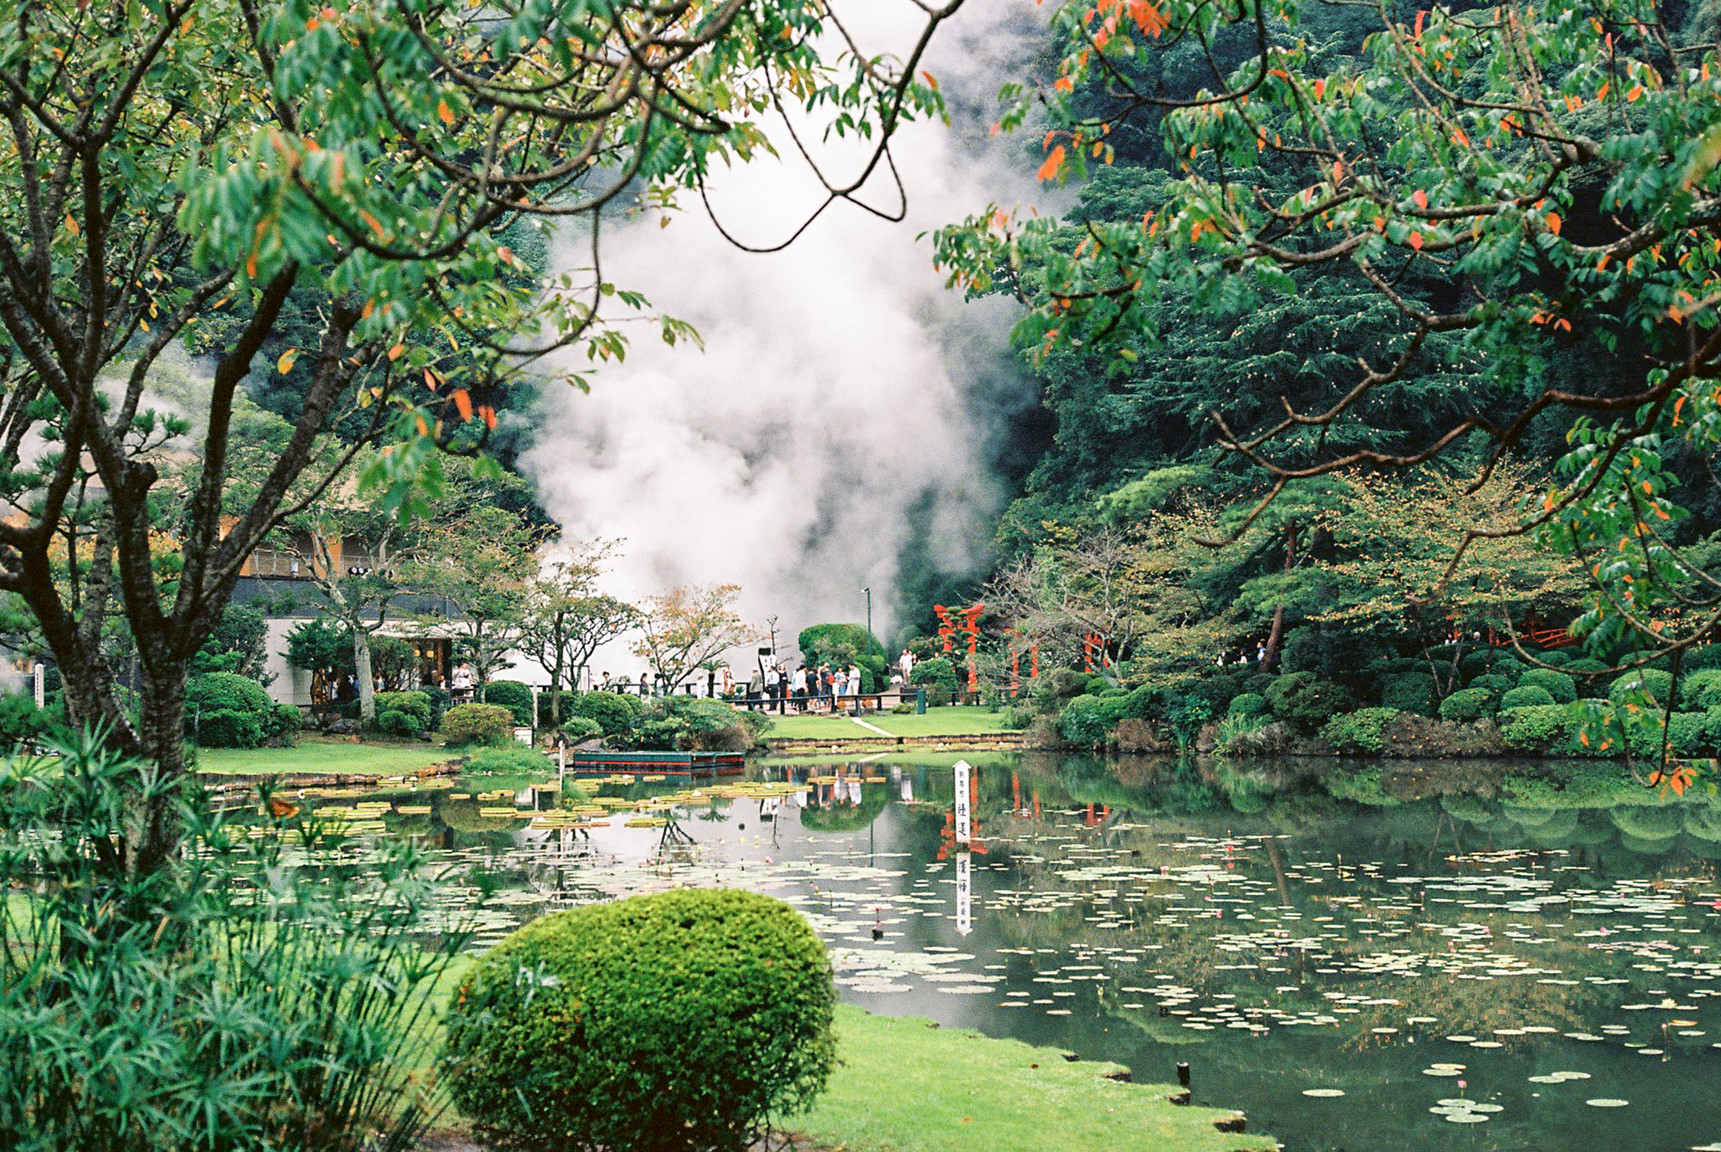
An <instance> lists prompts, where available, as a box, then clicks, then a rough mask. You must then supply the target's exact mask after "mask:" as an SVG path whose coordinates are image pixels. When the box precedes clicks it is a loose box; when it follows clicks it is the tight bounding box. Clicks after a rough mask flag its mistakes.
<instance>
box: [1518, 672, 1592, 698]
mask: <svg viewBox="0 0 1721 1152" xmlns="http://www.w3.org/2000/svg"><path fill="white" fill-rule="evenodd" d="M1518 687H1520V688H1530V687H1536V688H1541V689H1544V690H1545V691H1546V692H1547V693H1548V695H1550V696H1552V697H1553V698H1554V703H1555V704H1570V703H1571V702H1572V701H1573V700H1576V699H1577V698H1578V682H1577V681H1576V680H1574V679H1572V678H1571V677H1570V676H1568V675H1566V674H1565V673H1564V672H1555V671H1554V670H1553V669H1552V668H1531V669H1529V670H1528V671H1526V672H1525V673H1524V674H1523V675H1522V676H1520V677H1518Z"/></svg>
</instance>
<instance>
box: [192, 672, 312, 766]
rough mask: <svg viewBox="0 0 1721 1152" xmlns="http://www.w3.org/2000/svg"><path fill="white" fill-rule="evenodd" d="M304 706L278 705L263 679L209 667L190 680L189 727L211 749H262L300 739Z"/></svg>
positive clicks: (200, 742) (199, 741) (193, 736)
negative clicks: (266, 746)
mask: <svg viewBox="0 0 1721 1152" xmlns="http://www.w3.org/2000/svg"><path fill="white" fill-rule="evenodd" d="M299 725H300V715H299V710H298V709H297V708H295V707H293V706H292V705H291V704H276V703H275V701H274V700H272V699H270V697H269V693H268V690H267V689H265V688H264V687H263V685H261V684H259V683H257V681H255V680H252V679H250V678H249V677H246V676H241V675H239V674H238V673H236V672H206V673H204V674H203V675H201V676H193V677H191V679H190V680H188V681H187V682H186V685H185V730H186V732H187V734H188V735H190V736H191V738H192V739H194V740H196V741H197V742H198V743H199V744H201V745H203V746H204V747H206V748H260V747H262V746H263V745H264V744H268V743H271V742H273V743H283V744H287V743H292V742H293V741H295V740H297V739H298V735H299Z"/></svg>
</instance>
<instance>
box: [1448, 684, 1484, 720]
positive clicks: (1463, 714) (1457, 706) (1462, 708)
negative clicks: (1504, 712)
mask: <svg viewBox="0 0 1721 1152" xmlns="http://www.w3.org/2000/svg"><path fill="white" fill-rule="evenodd" d="M1493 711H1494V696H1493V694H1492V693H1490V692H1489V691H1488V689H1486V688H1463V689H1460V690H1459V691H1457V692H1454V693H1453V694H1452V695H1450V696H1448V697H1447V698H1446V699H1444V700H1442V701H1441V702H1440V718H1441V719H1442V720H1459V721H1465V720H1480V719H1481V718H1482V717H1484V716H1487V715H1490V714H1492V712H1493Z"/></svg>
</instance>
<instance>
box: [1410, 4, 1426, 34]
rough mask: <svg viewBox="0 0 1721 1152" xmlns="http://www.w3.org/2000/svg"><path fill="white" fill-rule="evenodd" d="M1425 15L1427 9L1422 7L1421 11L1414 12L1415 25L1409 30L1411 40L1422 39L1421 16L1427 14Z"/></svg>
mask: <svg viewBox="0 0 1721 1152" xmlns="http://www.w3.org/2000/svg"><path fill="white" fill-rule="evenodd" d="M1427 15H1428V11H1427V9H1424V10H1423V11H1421V12H1418V13H1417V14H1416V26H1415V27H1414V28H1412V29H1411V30H1410V38H1411V39H1412V40H1420V39H1422V18H1423V17H1424V16H1427Z"/></svg>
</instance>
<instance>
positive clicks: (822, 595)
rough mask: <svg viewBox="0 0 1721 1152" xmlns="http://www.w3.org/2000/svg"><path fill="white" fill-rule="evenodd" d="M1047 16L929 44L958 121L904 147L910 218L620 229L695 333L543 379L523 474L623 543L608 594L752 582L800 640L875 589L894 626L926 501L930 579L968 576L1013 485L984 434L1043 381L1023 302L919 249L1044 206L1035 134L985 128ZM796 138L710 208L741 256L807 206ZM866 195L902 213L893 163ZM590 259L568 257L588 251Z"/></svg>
mask: <svg viewBox="0 0 1721 1152" xmlns="http://www.w3.org/2000/svg"><path fill="white" fill-rule="evenodd" d="M850 7H851V8H852V9H854V11H852V12H843V13H842V14H843V15H844V16H845V18H846V19H847V20H848V21H849V22H850V27H851V30H853V31H854V32H855V33H856V34H857V36H858V37H859V38H860V39H861V40H862V43H863V44H866V45H868V46H871V45H874V44H876V45H877V46H878V50H885V49H886V48H891V49H894V50H898V51H900V50H902V49H903V48H905V47H906V46H907V45H908V44H910V43H911V42H912V38H913V36H914V35H915V34H916V32H917V30H918V28H919V21H918V19H917V16H918V13H917V11H916V10H915V9H914V8H913V7H912V6H911V5H909V4H907V3H901V2H897V0H892V2H885V0H856V2H855V3H854V4H852V5H850ZM839 11H841V10H840V9H839ZM1034 11H1035V9H1034V7H1033V5H1032V4H1031V3H1029V2H1028V0H971V3H970V5H969V7H968V8H966V9H964V10H963V12H962V13H961V14H960V15H959V17H958V18H957V20H956V21H955V22H953V23H951V24H949V25H946V26H945V27H944V28H943V29H941V31H940V35H939V37H938V38H935V41H934V53H933V55H932V56H931V58H929V59H928V60H927V61H926V67H927V68H928V69H929V70H930V71H932V72H933V73H934V74H935V75H936V76H937V77H938V80H939V83H940V85H941V87H942V89H943V91H944V92H945V93H946V95H947V98H948V99H949V100H950V101H951V105H952V113H953V117H954V118H955V120H956V124H955V126H954V128H945V127H944V126H942V125H939V124H914V125H910V126H908V127H906V128H904V129H903V130H902V132H901V133H900V134H899V135H898V137H897V140H896V145H895V153H896V158H897V161H898V165H899V167H900V170H901V173H902V179H903V183H904V185H905V187H906V189H907V195H908V201H909V209H908V219H907V220H906V221H905V222H903V223H900V224H892V223H889V222H886V221H883V220H879V219H877V218H874V217H872V216H870V215H868V214H866V213H864V212H862V211H860V210H858V209H856V208H855V207H853V206H852V205H841V204H839V205H836V206H833V207H832V208H831V209H829V210H827V212H826V213H825V215H824V216H823V217H822V218H821V219H820V220H818V221H817V222H816V223H815V224H814V225H813V227H812V228H811V229H809V230H808V231H807V233H806V234H805V235H803V236H802V237H801V238H800V239H799V240H798V241H797V242H796V243H795V244H794V245H792V246H791V247H790V248H789V249H787V250H786V251H784V252H781V253H777V254H773V255H749V254H746V253H743V252H740V251H738V250H737V249H735V248H734V247H732V246H731V245H730V244H729V243H727V242H726V241H725V240H724V239H723V238H722V237H721V236H720V235H719V234H718V233H717V231H716V229H715V228H714V227H713V226H712V224H711V222H710V221H709V220H707V219H705V218H704V216H703V215H702V214H700V213H698V212H697V211H689V212H687V213H686V214H684V215H682V216H679V217H677V218H676V219H675V220H674V221H673V222H672V223H671V224H670V225H669V226H668V227H667V228H660V227H659V225H658V220H657V219H656V217H655V216H647V217H641V218H639V219H637V220H635V221H632V222H629V223H626V224H624V225H622V226H621V227H619V228H617V227H614V226H611V227H610V228H609V229H608V230H607V231H606V234H605V241H606V245H605V262H606V266H605V278H606V279H609V280H611V281H613V282H615V283H616V284H618V285H621V286H624V287H627V288H632V289H637V290H640V291H642V292H644V293H645V294H646V296H647V297H648V298H649V299H650V301H651V303H652V305H653V307H654V308H655V309H657V310H660V311H662V312H664V313H667V314H669V315H672V316H675V317H678V318H680V319H684V320H688V321H691V322H692V323H693V324H694V325H695V326H696V327H697V328H698V329H699V331H700V333H701V335H702V336H703V338H704V340H705V344H706V348H705V351H704V352H703V353H700V352H699V351H697V350H696V349H694V348H692V347H690V346H686V345H682V346H677V347H675V348H670V347H667V346H664V345H662V344H661V343H659V342H658V341H657V340H656V339H655V337H654V336H652V335H650V334H649V333H647V332H646V331H644V330H643V329H642V330H641V331H640V332H639V333H637V334H636V335H635V339H634V343H633V345H632V348H631V351H630V353H629V356H628V358H627V360H626V362H625V363H623V364H620V365H616V366H605V367H604V368H603V369H602V370H601V371H599V372H598V373H597V374H596V376H595V377H594V386H593V390H592V393H591V395H590V396H585V395H581V394H579V393H577V392H575V391H574V390H572V389H562V388H551V389H548V390H547V393H546V395H545V396H544V398H543V399H542V401H541V405H540V411H539V413H538V425H537V430H536V433H535V439H534V444H533V447H532V448H531V450H530V451H529V452H528V453H527V454H526V456H525V457H524V461H523V464H524V467H525V469H526V470H527V471H528V472H529V473H530V474H532V475H533V476H534V477H535V479H536V480H537V483H538V487H539V493H540V498H541V500H542V501H543V503H544V506H545V507H546V508H547V509H548V511H549V512H550V513H551V514H552V515H554V516H555V517H556V519H557V520H558V521H559V522H560V523H561V524H562V526H563V528H564V530H565V532H566V533H567V535H568V536H569V537H570V538H573V539H582V538H591V537H598V536H602V537H609V538H622V539H624V540H625V544H624V545H623V547H622V549H621V552H622V555H621V556H620V557H619V559H617V560H616V561H615V562H614V563H613V564H612V576H611V579H610V580H609V581H608V582H607V583H608V584H609V585H610V587H611V589H612V590H613V591H614V592H615V593H616V594H618V595H622V596H626V597H641V596H645V595H649V594H651V593H654V592H658V591H662V590H665V589H667V588H670V587H672V586H675V585H678V584H684V583H689V582H696V583H716V582H734V583H738V584H740V585H742V587H743V590H744V591H743V599H742V605H741V607H742V611H743V614H744V615H745V616H746V617H747V618H748V619H749V620H750V621H753V622H755V623H758V624H760V625H763V623H764V621H765V620H766V619H767V618H769V617H776V618H777V619H778V625H777V633H778V637H779V643H780V644H781V645H782V646H783V647H784V648H788V647H791V646H792V645H793V642H794V636H795V633H796V631H797V630H798V629H800V628H801V627H804V626H805V625H807V624H810V623H816V622H819V621H825V620H850V621H856V622H859V621H861V620H863V619H864V615H865V611H866V600H865V596H864V595H863V593H862V589H863V588H865V587H870V588H871V589H872V592H873V622H874V627H875V631H877V632H879V633H880V634H881V635H888V634H889V629H890V627H891V625H892V623H893V620H894V617H895V615H896V613H897V605H896V604H895V603H894V595H893V592H894V589H895V588H896V585H897V576H898V560H899V554H900V552H901V550H902V548H903V546H904V544H905V542H906V541H907V540H908V536H909V532H910V530H911V529H910V524H911V520H912V519H913V514H914V513H915V511H916V510H921V511H923V512H924V510H926V509H930V513H929V515H930V523H931V531H930V534H929V538H928V550H929V552H930V557H931V560H932V562H933V563H934V564H935V565H936V566H937V567H938V568H939V569H940V570H941V571H943V572H946V573H951V574H957V575H961V574H968V573H972V572H975V571H977V570H978V569H979V567H980V565H981V564H982V563H983V561H984V559H985V555H986V545H987V542H988V539H989V535H990V531H991V524H992V520H993V517H994V516H995V513H996V511H997V509H998V506H999V502H1000V500H1001V499H1002V497H1003V493H1002V492H1001V491H1000V487H999V485H998V484H997V483H996V481H995V480H994V479H993V478H992V477H991V475H990V474H989V468H988V460H989V457H990V451H991V446H992V443H993V440H994V438H995V437H996V436H997V434H998V433H999V432H1000V430H1001V429H1002V425H1003V420H1004V418H1005V417H1006V416H1007V415H1008V414H1009V413H1008V409H1009V408H1010V407H1011V406H1012V405H1014V406H1018V407H1019V406H1020V405H1023V404H1027V403H1032V402H1033V391H1032V387H1031V385H1029V384H1028V383H1027V382H1026V381H1024V380H1023V379H1021V378H1020V377H1019V376H1018V375H1016V374H1015V370H1014V368H1013V367H1012V365H1011V363H1010V359H1009V347H1008V338H1007V334H1008V328H1009V324H1010V320H1011V313H1012V311H1013V310H1012V308H1011V306H1010V305H1009V304H1008V303H1007V302H1006V301H1003V300H993V301H986V302H982V303H980V304H966V303H964V302H963V300H962V299H961V297H960V295H959V294H957V293H953V292H949V291H946V290H945V289H944V287H943V282H942V277H941V275H940V274H939V273H937V272H935V271H934V270H933V268H932V266H931V263H932V261H931V242H930V238H924V239H919V240H917V239H916V236H917V234H919V233H922V232H926V231H929V230H931V229H933V228H936V227H938V226H940V225H942V224H945V223H947V222H950V221H953V220H956V219H960V218H961V217H963V216H965V215H967V214H968V213H970V212H973V211H978V210H979V209H980V208H981V207H983V206H984V205H985V204H986V203H988V202H989V201H998V202H1001V203H1011V202H1025V201H1030V200H1032V199H1033V198H1034V196H1035V195H1036V189H1035V188H1034V187H1033V185H1032V183H1031V179H1030V178H1029V177H1028V176H1026V175H1024V173H1026V172H1029V171H1031V165H1029V164H1026V163H1024V162H1023V161H1022V160H1021V158H1020V154H1019V151H1018V150H1019V149H1020V147H1021V145H1020V142H1019V141H1017V140H1013V139H1011V138H1009V137H1000V138H998V139H997V140H991V139H989V134H988V133H987V131H986V118H987V117H988V116H990V115H991V114H992V113H991V112H990V109H991V106H992V99H991V98H992V97H993V96H994V95H995V94H996V91H997V88H998V85H999V84H1000V83H1001V82H1002V81H1003V79H1004V78H1006V77H1007V76H1009V75H1011V74H1012V73H1018V74H1019V72H1020V70H1021V68H1022V66H1023V60H1024V59H1025V58H1026V56H1027V55H1028V54H1029V53H1031V51H1032V50H1033V46H1034V37H1035V24H1034V21H1033V15H1032V14H1033V13H1034ZM782 144H783V146H782V147H780V149H779V150H780V151H782V152H783V153H784V155H785V160H784V161H782V162H781V163H776V162H773V161H771V160H769V159H765V160H762V161H760V162H757V163H754V164H752V165H749V166H747V167H746V168H743V169H739V170H734V171H730V172H727V173H724V174H723V175H722V176H721V177H719V178H718V179H716V180H715V181H714V185H715V186H714V189H713V192H712V200H713V204H714V206H715V208H716V211H717V214H718V216H719V219H721V220H722V222H723V223H724V225H725V227H726V228H728V229H729V231H730V232H731V233H732V234H733V235H736V236H737V237H739V238H741V239H743V240H745V241H747V242H750V243H754V244H759V245H764V244H771V243H776V242H779V241H780V240H781V239H783V238H784V236H785V235H786V233H787V232H788V231H789V230H791V229H792V228H793V227H794V226H795V225H796V224H797V223H798V222H799V221H800V220H801V219H802V218H804V216H805V214H806V212H807V211H808V210H809V209H810V208H811V207H812V206H816V204H817V203H818V199H819V193H818V189H817V187H816V186H815V185H814V184H813V182H812V181H811V179H810V178H809V177H807V176H806V174H805V173H804V171H803V169H802V167H801V164H800V161H799V158H798V157H795V158H793V159H789V158H788V157H790V156H792V150H791V149H790V148H788V147H787V141H783V142H782ZM869 199H870V201H871V202H875V203H879V204H880V205H881V206H885V205H890V204H892V203H893V202H894V200H895V192H894V189H893V188H891V187H890V185H889V181H888V178H887V177H886V176H884V175H883V174H881V177H880V178H878V179H876V180H875V182H874V186H872V188H871V195H870V197H869ZM578 248H579V245H578V244H575V243H570V244H569V246H568V250H567V251H566V253H564V254H563V255H565V257H566V259H565V263H567V264H568V265H574V264H578V263H580V262H581V260H580V254H579V251H578ZM581 366H582V367H589V366H588V365H585V364H584V362H583V360H582V362H581ZM1001 382H1002V383H1001ZM618 667H625V665H619V666H618Z"/></svg>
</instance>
